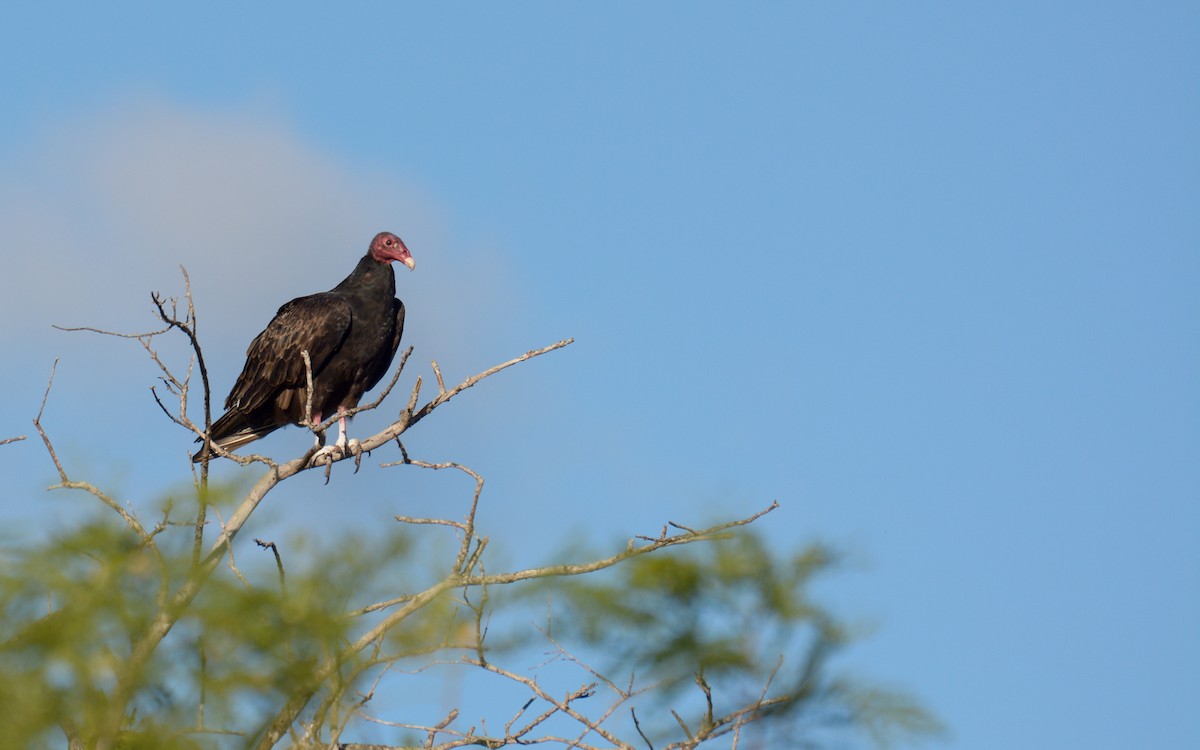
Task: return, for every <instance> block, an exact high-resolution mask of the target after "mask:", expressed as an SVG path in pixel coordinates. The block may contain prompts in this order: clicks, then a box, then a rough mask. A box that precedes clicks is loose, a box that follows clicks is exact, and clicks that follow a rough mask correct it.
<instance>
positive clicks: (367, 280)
mask: <svg viewBox="0 0 1200 750" xmlns="http://www.w3.org/2000/svg"><path fill="white" fill-rule="evenodd" d="M333 291H334V292H341V293H343V294H365V295H374V294H377V295H379V296H380V297H386V298H387V300H388V301H389V302H390V301H391V298H392V297H393V296H395V294H396V274H395V273H394V272H393V271H392V264H391V263H380V262H379V261H377V260H375V259H374V258H372V257H371V254H370V253H367V254H366V255H364V256H363V257H362V260H360V261H358V265H357V266H355V267H354V270H353V271H351V272H350V275H349V276H347V277H346V278H344V279H342V283H340V284H338V285H337V286H335V287H334V288H333Z"/></svg>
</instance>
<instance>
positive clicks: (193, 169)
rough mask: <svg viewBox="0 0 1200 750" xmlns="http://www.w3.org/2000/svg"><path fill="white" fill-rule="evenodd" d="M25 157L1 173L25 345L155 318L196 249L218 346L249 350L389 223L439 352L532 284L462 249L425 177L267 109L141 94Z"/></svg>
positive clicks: (10, 315) (223, 355) (1, 309)
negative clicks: (521, 283)
mask: <svg viewBox="0 0 1200 750" xmlns="http://www.w3.org/2000/svg"><path fill="white" fill-rule="evenodd" d="M11 161H13V162H15V163H12V164H11V165H10V167H9V168H8V169H6V170H5V175H4V176H3V177H0V248H3V255H4V263H5V266H6V267H7V270H6V273H4V274H2V277H3V281H2V282H0V284H2V286H0V315H3V319H4V320H6V321H10V324H6V325H5V326H4V328H3V334H2V338H3V340H4V342H5V343H6V344H8V345H12V344H17V343H28V342H29V341H30V340H31V339H33V340H40V339H42V338H44V337H49V336H55V335H61V334H56V333H55V332H53V331H52V330H51V329H50V328H49V326H50V325H51V324H60V325H92V326H99V327H105V328H111V329H121V330H144V329H146V328H148V327H150V325H151V324H152V323H153V319H152V318H151V316H150V314H149V302H148V293H149V292H150V291H151V290H160V291H163V292H164V293H168V294H177V293H179V292H181V291H182V281H181V278H180V275H179V271H178V266H179V265H180V264H184V265H186V266H187V268H188V271H189V273H190V275H191V279H192V287H193V291H194V292H195V295H196V300H197V304H198V306H199V314H200V316H201V317H200V319H201V325H202V333H203V334H204V340H205V342H206V343H207V344H208V346H210V347H211V348H212V350H213V351H212V355H213V356H212V357H210V359H218V360H220V359H236V358H238V357H240V355H241V353H242V351H243V349H244V347H245V345H246V344H247V343H248V342H249V340H250V338H251V337H252V336H253V335H254V334H255V333H257V332H258V330H260V329H261V327H262V326H263V325H265V324H266V322H267V321H268V320H269V319H270V317H271V315H272V314H273V313H274V311H275V309H276V308H277V307H278V306H279V305H280V304H282V303H283V302H285V301H287V300H288V299H291V298H292V297H295V296H299V295H301V294H309V293H312V292H316V291H321V290H323V289H327V288H329V287H331V286H333V285H334V284H335V283H337V282H338V281H340V280H341V279H342V277H343V276H344V275H345V274H347V273H348V272H349V271H350V269H351V268H352V267H353V265H354V263H355V262H356V261H357V259H358V257H359V256H360V254H361V253H362V252H365V250H366V246H367V244H368V242H369V241H370V239H371V237H372V236H373V235H374V234H375V232H377V231H379V230H382V229H388V230H391V231H395V232H396V233H397V234H399V235H400V236H401V237H403V238H404V239H405V242H406V243H407V244H408V245H409V247H410V248H411V249H412V251H413V255H414V256H415V257H416V259H417V270H416V271H415V272H414V273H412V274H410V273H408V272H406V271H404V270H400V271H399V272H398V287H399V295H400V296H401V297H402V298H403V299H404V300H405V302H406V304H407V305H408V307H409V310H410V326H409V331H408V332H406V336H405V338H406V340H407V341H408V343H413V344H415V345H417V346H418V348H419V350H424V356H423V357H422V359H426V360H427V359H428V358H429V357H446V356H451V357H453V356H454V355H455V350H458V353H461V352H462V347H463V346H470V345H471V344H474V343H478V342H479V337H480V336H481V335H483V334H481V333H477V332H475V329H476V327H477V324H478V323H479V322H480V321H487V320H490V319H494V318H495V316H496V315H497V314H503V313H504V312H506V308H507V311H509V312H511V306H512V305H513V304H515V301H516V300H518V299H520V295H519V294H513V293H510V291H509V290H510V289H511V285H512V280H511V279H506V278H505V276H504V271H503V266H502V265H500V264H499V263H497V262H496V261H494V260H490V257H491V256H490V254H488V253H486V252H484V251H483V250H478V251H472V250H471V249H465V250H464V249H463V248H461V247H457V248H452V247H451V240H450V239H449V237H448V233H447V231H446V229H445V227H446V224H447V222H446V220H445V219H444V218H443V212H442V211H441V210H440V209H439V208H438V207H437V206H435V205H434V204H433V202H432V201H431V200H430V199H429V198H428V197H426V196H425V195H423V194H422V193H421V191H420V190H418V189H417V188H415V187H414V186H412V185H409V184H405V183H404V182H402V181H401V180H399V179H397V178H396V177H395V176H394V175H393V174H392V173H391V172H389V171H387V170H385V169H380V170H378V171H375V172H367V171H365V170H362V169H356V168H354V167H352V166H350V165H347V164H345V163H343V162H341V161H339V160H338V159H337V158H335V157H334V156H332V155H330V154H327V153H323V152H322V151H321V150H320V149H318V148H316V147H314V145H312V144H311V143H308V142H306V141H305V140H304V139H303V138H301V137H299V136H298V135H297V134H296V133H295V132H294V131H293V130H292V129H290V128H289V127H288V126H287V125H286V124H285V123H283V122H282V121H281V120H280V119H279V118H274V117H272V116H270V115H264V114H263V113H261V112H255V111H246V112H234V113H228V112H226V113H213V112H203V111H196V110H189V109H184V108H181V107H178V106H174V105H172V104H168V103H165V102H163V101H156V100H142V101H137V102H133V103H125V104H123V105H122V106H120V107H119V108H115V109H113V110H112V111H109V112H104V113H99V114H97V115H95V116H91V117H87V116H83V117H81V118H78V119H76V120H74V121H72V122H71V123H70V124H69V125H67V126H65V127H63V128H62V129H60V130H57V131H56V132H52V133H50V134H48V135H47V136H46V137H45V138H44V139H43V141H42V142H41V143H40V144H36V145H34V146H33V147H31V148H28V149H25V152H24V153H22V154H21V155H20V156H19V157H18V158H16V159H15V160H11ZM414 320H420V321H421V325H419V326H417V325H414V324H413V323H412V321H414ZM15 321H19V322H20V323H21V325H12V324H11V323H12V322H15ZM471 364H474V363H473V362H472V363H471ZM226 366H227V367H228V366H230V365H229V364H228V363H226ZM232 366H234V367H236V364H235V365H232ZM219 380H220V384H219V385H217V386H216V387H217V388H218V390H220V389H223V388H225V387H227V384H226V383H224V382H223V379H219Z"/></svg>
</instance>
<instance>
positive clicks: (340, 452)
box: [309, 406, 362, 464]
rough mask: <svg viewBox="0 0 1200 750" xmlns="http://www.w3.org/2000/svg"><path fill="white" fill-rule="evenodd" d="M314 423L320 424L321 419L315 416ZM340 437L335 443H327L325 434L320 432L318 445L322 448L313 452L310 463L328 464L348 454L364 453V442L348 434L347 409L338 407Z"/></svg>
mask: <svg viewBox="0 0 1200 750" xmlns="http://www.w3.org/2000/svg"><path fill="white" fill-rule="evenodd" d="M314 424H320V420H319V419H317V418H315V417H314ZM337 426H338V437H337V441H336V442H334V444H333V445H326V444H325V435H324V434H322V433H319V434H318V435H317V445H318V446H320V450H318V451H317V452H316V453H314V454H313V457H312V459H311V460H310V461H309V463H310V464H328V463H332V462H334V461H340V460H341V459H343V458H345V457H346V456H350V455H354V456H357V455H360V454H361V453H362V443H360V442H359V441H357V440H355V439H354V438H351V437H349V436H348V434H347V432H346V410H345V409H344V408H343V407H341V406H339V407H338V421H337Z"/></svg>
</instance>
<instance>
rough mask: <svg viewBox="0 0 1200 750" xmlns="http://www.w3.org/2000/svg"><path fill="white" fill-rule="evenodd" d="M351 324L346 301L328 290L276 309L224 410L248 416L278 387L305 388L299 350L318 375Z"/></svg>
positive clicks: (252, 346)
mask: <svg viewBox="0 0 1200 750" xmlns="http://www.w3.org/2000/svg"><path fill="white" fill-rule="evenodd" d="M350 321H351V310H350V303H349V302H347V301H346V300H345V299H343V298H341V297H339V296H337V295H333V294H329V293H327V292H325V293H321V294H313V295H310V296H308V297H298V298H297V299H294V300H292V301H291V302H288V303H287V304H286V305H284V306H283V307H281V308H279V312H277V313H276V314H275V317H274V319H272V320H271V322H270V324H268V325H267V328H266V330H264V331H263V332H262V333H260V334H258V336H256V337H255V338H254V340H253V341H251V342H250V346H249V347H248V348H247V349H246V366H245V367H244V368H242V374H241V375H239V376H238V379H237V382H236V383H235V384H234V386H233V390H231V391H230V392H229V398H227V399H226V400H225V408H226V409H237V410H238V411H241V412H244V413H249V412H252V411H254V410H256V409H258V408H259V407H261V406H263V405H264V404H267V403H268V402H270V401H271V400H272V399H274V398H275V396H276V395H277V394H278V393H279V391H280V390H281V389H284V388H295V387H298V386H304V385H305V383H306V382H307V374H306V372H305V367H304V358H303V357H302V356H301V354H300V352H301V351H307V352H308V357H309V360H310V361H311V362H312V370H313V376H314V377H316V375H317V373H319V372H320V371H321V370H322V369H323V368H324V367H325V364H326V363H327V362H328V361H329V359H330V357H332V356H333V355H334V354H335V353H336V352H337V351H338V349H339V348H340V347H341V345H342V342H343V341H344V340H345V339H346V335H347V334H348V333H349V331H350Z"/></svg>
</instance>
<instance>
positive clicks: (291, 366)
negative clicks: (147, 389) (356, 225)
mask: <svg viewBox="0 0 1200 750" xmlns="http://www.w3.org/2000/svg"><path fill="white" fill-rule="evenodd" d="M394 260H398V261H400V262H401V263H403V264H404V265H406V266H408V268H409V270H412V269H413V268H414V267H416V263H415V262H414V261H413V258H412V255H410V254H409V252H408V248H407V247H405V246H404V243H403V242H402V241H401V240H400V238H399V237H397V236H396V235H394V234H392V233H391V232H380V233H379V234H377V235H375V239H373V240H371V247H370V249H369V250H367V254H366V255H364V256H363V258H362V260H360V261H359V262H358V265H357V266H355V267H354V270H353V271H352V272H351V273H350V275H349V276H347V277H346V278H345V279H344V280H343V281H342V283H340V284H338V285H337V286H335V287H334V288H333V289H330V290H329V291H328V292H322V293H320V294H311V295H309V296H307V297H297V298H296V299H294V300H292V301H291V302H288V303H287V304H285V305H284V306H283V307H281V308H279V311H278V312H277V313H275V317H274V319H272V320H271V322H270V324H268V325H267V328H266V330H264V331H263V332H262V333H260V334H258V335H257V336H255V337H254V340H253V341H251V342H250V346H249V347H248V348H247V349H246V365H245V366H244V367H243V368H242V374H241V375H239V376H238V379H237V382H236V383H234V385H233V390H231V391H230V392H229V398H227V399H225V409H226V411H225V413H224V414H223V415H221V417H220V419H218V420H217V421H216V422H213V424H212V428H211V429H210V430H209V437H210V438H211V439H212V442H213V443H214V444H216V445H219V446H221V447H222V448H224V449H225V450H227V451H229V450H233V449H235V448H238V447H240V446H243V445H245V444H246V443H249V442H251V441H253V440H258V439H259V438H260V437H263V436H264V435H267V434H270V433H271V432H274V431H275V430H277V429H279V428H280V427H283V426H285V425H289V424H304V412H305V405H306V403H307V401H308V374H307V372H306V369H305V366H304V357H303V355H302V354H301V352H304V351H307V352H308V357H309V360H310V361H311V363H312V382H313V393H312V415H311V416H312V421H313V424H319V423H320V422H321V420H322V419H325V418H327V417H329V416H330V415H332V414H334V413H337V414H339V415H344V413H345V411H346V410H347V409H352V408H354V407H355V406H357V405H358V400H359V399H360V398H362V395H363V394H364V393H365V392H367V391H369V390H370V389H371V388H374V387H375V384H376V383H378V382H379V380H380V379H381V378H382V377H383V376H384V375H385V374H386V373H387V371H388V368H389V367H390V366H391V364H392V358H393V357H394V356H396V349H397V348H399V346H400V336H401V334H402V333H404V303H403V302H401V301H400V300H398V299H396V298H395V294H396V276H395V274H394V273H393V272H392V261H394ZM317 442H318V444H321V445H323V444H324V439H323V438H322V437H320V436H318V438H317ZM354 442H355V443H357V441H354ZM346 448H347V441H346V418H345V416H342V417H341V419H339V420H338V439H337V444H336V447H322V448H321V451H319V452H318V453H317V456H314V458H317V457H320V456H323V455H327V454H332V453H334V452H339V453H340V454H341V455H345V451H346ZM204 452H205V451H204V449H203V448H201V449H200V450H199V451H198V452H197V453H196V455H194V456H192V461H197V462H198V461H200V460H202V459H203V457H204Z"/></svg>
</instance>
